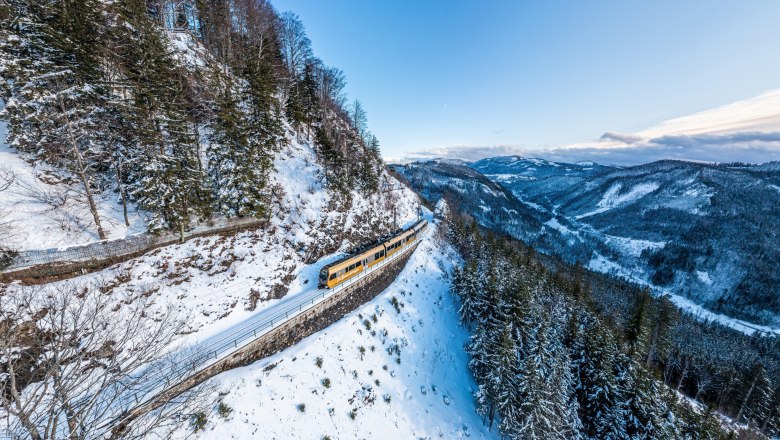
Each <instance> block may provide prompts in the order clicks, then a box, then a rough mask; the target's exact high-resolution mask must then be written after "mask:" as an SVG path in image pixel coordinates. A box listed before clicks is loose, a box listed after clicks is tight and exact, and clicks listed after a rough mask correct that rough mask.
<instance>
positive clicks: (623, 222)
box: [394, 157, 780, 332]
mask: <svg viewBox="0 0 780 440" xmlns="http://www.w3.org/2000/svg"><path fill="white" fill-rule="evenodd" d="M469 168H470V169H469ZM394 169H395V170H396V171H398V172H399V173H401V174H402V175H404V177H406V178H407V180H408V181H409V182H410V184H411V185H412V186H413V187H414V188H415V189H416V190H418V191H420V193H421V194H422V195H423V196H424V197H426V198H428V200H429V201H431V202H433V203H435V202H436V200H438V199H440V198H445V199H447V200H448V201H450V203H451V205H452V206H453V207H455V208H456V209H457V210H459V211H461V212H465V213H468V214H469V215H471V216H473V217H474V218H475V219H477V220H478V222H479V223H480V224H482V225H483V226H485V227H488V228H491V229H495V230H498V231H503V232H505V233H507V234H509V235H511V236H513V237H516V238H519V239H521V240H523V241H524V242H526V243H528V244H531V245H533V246H534V247H535V248H537V249H538V250H540V251H542V252H545V253H548V254H551V255H559V256H561V257H562V258H563V259H564V260H566V261H568V262H571V263H575V262H578V263H580V264H582V265H583V266H586V267H588V268H590V269H593V270H597V271H600V272H605V273H611V274H614V275H618V276H621V277H625V278H627V279H629V280H632V281H634V282H638V283H640V284H643V285H647V286H651V287H652V288H654V289H655V290H656V291H657V292H659V293H668V294H671V295H672V298H673V299H674V301H675V302H677V303H678V305H680V306H681V307H683V308H684V309H686V310H689V311H691V312H694V313H698V314H702V316H703V317H704V318H706V319H715V320H719V321H721V322H724V323H729V324H730V325H734V326H736V327H738V328H742V329H744V330H746V331H748V332H752V331H753V330H754V329H762V330H767V328H766V327H765V326H769V327H775V328H776V327H777V326H778V325H779V323H780V321H778V319H779V318H778V316H780V304H779V303H778V301H780V295H778V292H777V285H778V281H780V280H778V279H776V271H773V270H771V268H770V266H771V263H770V262H771V261H775V260H776V259H777V258H780V255H778V254H777V250H778V249H780V246H778V240H779V238H778V236H777V233H776V231H778V230H780V229H778V227H780V225H778V224H777V219H778V217H777V215H776V212H775V211H776V206H778V203H780V191H778V190H777V189H776V188H778V187H780V184H779V183H778V179H780V175H778V174H777V172H776V171H774V170H773V168H772V167H771V166H770V165H765V166H755V167H751V166H744V165H740V164H735V165H733V166H729V165H717V166H716V165H706V164H697V163H691V162H679V161H662V162H656V163H652V164H647V165H641V166H636V167H631V168H614V167H606V166H600V165H596V164H593V163H579V164H566V163H555V162H550V161H544V160H540V159H522V158H518V157H497V158H490V159H483V160H480V161H477V162H474V163H471V164H468V166H466V165H452V164H444V163H441V162H438V161H430V162H418V163H413V164H408V165H402V166H394ZM485 179H489V180H491V181H492V183H494V184H496V185H499V186H498V187H496V186H492V185H490V184H487V183H485ZM464 182H465V183H464ZM486 188H489V189H490V191H487V190H486ZM506 190H509V192H511V194H508V192H507V191H506ZM494 194H498V195H500V196H498V197H496V196H492V195H494ZM747 237H749V239H746V238H747Z"/></svg>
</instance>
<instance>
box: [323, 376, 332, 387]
mask: <svg viewBox="0 0 780 440" xmlns="http://www.w3.org/2000/svg"><path fill="white" fill-rule="evenodd" d="M322 386H324V387H325V388H330V379H328V378H327V377H326V378H325V379H322Z"/></svg>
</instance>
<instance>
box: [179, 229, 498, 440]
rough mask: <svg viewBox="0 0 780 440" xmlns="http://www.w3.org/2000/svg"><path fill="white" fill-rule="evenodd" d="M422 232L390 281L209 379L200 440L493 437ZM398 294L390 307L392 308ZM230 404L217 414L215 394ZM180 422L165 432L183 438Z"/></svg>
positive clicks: (440, 273)
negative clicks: (293, 340) (270, 351)
mask: <svg viewBox="0 0 780 440" xmlns="http://www.w3.org/2000/svg"><path fill="white" fill-rule="evenodd" d="M433 237H435V231H431V233H429V234H428V238H426V239H425V240H424V241H423V242H422V243H421V244H420V246H419V247H418V249H417V250H416V251H415V253H414V254H413V255H412V256H411V258H410V260H409V262H408V263H407V265H406V267H405V269H404V270H403V271H402V272H401V274H400V275H399V276H398V278H397V279H396V281H395V282H394V283H393V284H392V285H391V286H390V287H389V288H388V289H387V290H385V291H384V292H383V293H381V294H380V295H378V296H377V297H376V298H375V299H374V300H372V301H370V302H369V303H367V304H365V305H363V306H361V307H359V308H358V309H357V310H356V311H354V312H352V313H350V314H349V315H347V316H346V317H344V318H343V319H341V320H340V321H338V322H337V323H335V324H334V325H332V326H330V327H328V328H327V329H325V330H323V331H322V332H320V333H318V334H315V335H312V336H310V337H308V338H306V339H305V340H303V341H302V342H300V343H299V344H297V345H295V346H294V347H291V348H289V349H287V350H285V351H283V352H281V353H279V354H277V355H275V356H273V357H271V358H268V359H263V360H261V361H258V362H256V363H255V364H253V365H250V366H248V367H244V368H241V369H237V370H233V371H230V372H227V373H224V374H221V375H219V376H217V377H216V378H214V379H212V381H211V382H212V384H213V385H216V389H215V390H214V392H213V394H212V396H211V400H212V401H213V404H214V409H213V411H212V413H211V414H208V416H207V417H208V423H207V425H206V427H205V429H204V430H203V431H201V432H199V433H196V434H195V435H194V437H189V438H204V439H205V438H210V439H227V438H233V439H246V438H264V439H288V438H300V439H321V438H332V439H353V438H355V439H363V438H365V439H402V438H403V439H407V438H408V439H418V438H426V439H433V438H443V439H459V438H475V439H481V438H494V437H496V436H495V435H494V433H490V432H488V431H487V428H486V427H485V426H483V425H482V421H481V418H480V417H479V416H478V415H477V413H476V412H475V410H474V404H473V397H472V395H471V391H472V390H473V389H474V387H475V385H474V382H473V379H472V378H471V375H470V373H469V370H468V366H467V361H468V359H467V357H466V354H465V352H464V350H463V344H464V343H465V341H466V339H467V337H468V333H467V331H466V329H465V328H463V327H461V326H460V324H459V323H458V313H457V310H458V304H456V303H455V301H454V299H453V296H452V295H451V294H450V292H449V288H450V285H449V279H448V273H449V271H450V270H451V268H452V265H453V263H454V262H455V261H456V259H457V257H456V256H455V255H454V254H453V252H452V250H451V249H449V248H447V247H445V246H444V245H443V244H441V243H439V242H438V241H437V240H436V239H435V238H433ZM394 300H397V302H398V309H397V310H396V308H395V307H394V306H393V302H394ZM220 401H221V402H223V403H224V404H225V405H227V407H229V408H230V409H231V410H232V411H231V412H230V413H229V415H227V416H220V414H219V412H218V411H217V409H216V408H217V405H218V402H220ZM192 429H193V428H192V426H191V425H190V424H189V423H188V422H183V423H182V425H181V426H180V427H179V429H178V431H177V432H176V434H175V436H174V438H188V436H189V435H192Z"/></svg>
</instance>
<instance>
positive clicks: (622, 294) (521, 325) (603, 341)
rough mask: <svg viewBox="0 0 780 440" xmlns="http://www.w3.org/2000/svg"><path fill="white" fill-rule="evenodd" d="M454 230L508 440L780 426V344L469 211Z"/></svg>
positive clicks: (473, 322)
mask: <svg viewBox="0 0 780 440" xmlns="http://www.w3.org/2000/svg"><path fill="white" fill-rule="evenodd" d="M446 228H447V234H448V237H449V240H450V241H451V242H453V243H454V244H455V246H456V247H457V248H458V250H459V251H460V252H461V254H462V255H463V258H464V260H465V262H464V265H463V267H462V269H459V270H457V271H456V272H455V273H454V275H453V290H454V293H455V294H457V295H458V296H459V297H460V298H461V301H462V307H461V310H460V314H461V318H462V320H463V322H464V324H466V325H467V326H468V327H469V328H470V329H471V331H472V336H471V341H470V343H469V344H468V346H467V351H468V352H469V354H470V355H471V357H472V360H471V362H470V365H469V367H470V369H471V370H472V372H473V374H474V376H475V378H476V381H477V384H478V389H477V390H476V392H475V398H476V400H477V405H478V411H479V412H480V414H482V415H483V417H484V419H485V421H486V423H488V424H489V425H491V426H492V425H497V429H498V430H499V432H500V433H501V434H502V435H503V436H505V437H506V438H512V439H515V438H516V439H521V438H522V439H533V438H538V439H542V438H614V439H624V438H629V439H640V438H641V439H646V438H657V439H665V438H682V439H720V438H763V436H764V435H768V436H777V435H778V434H780V411H779V410H778V408H779V405H780V383H779V382H778V381H777V378H778V377H780V357H779V356H778V353H780V341H778V340H777V338H770V337H761V336H759V335H757V336H746V335H744V334H742V333H739V332H737V331H734V330H731V329H728V328H725V327H722V326H719V325H717V324H714V323H705V322H699V321H697V320H696V319H695V318H693V317H690V316H687V315H684V314H681V312H680V311H679V310H678V309H677V308H676V307H675V306H674V305H673V304H672V303H671V302H670V301H669V300H667V299H666V298H663V297H662V298H657V297H653V296H651V295H650V294H649V292H647V291H646V290H643V289H641V288H640V287H638V286H636V285H633V284H630V283H627V282H625V281H622V280H618V279H614V278H610V277H608V276H606V275H603V274H597V273H593V272H589V271H586V270H584V269H582V268H581V267H579V266H576V265H569V264H566V263H563V262H561V261H560V260H558V259H556V258H553V257H549V256H546V255H542V254H538V253H536V252H535V251H534V250H533V248H531V247H529V246H526V245H524V244H523V243H521V242H519V241H517V240H514V239H511V238H508V237H506V236H503V235H498V234H495V233H493V232H492V231H489V230H484V229H481V228H480V227H478V226H477V225H476V223H475V222H474V221H473V219H471V218H470V217H469V216H467V215H462V214H461V215H458V214H454V215H451V216H450V217H449V219H448V220H447V221H446ZM733 422H736V423H737V424H738V425H736V424H734V423H733ZM737 426H739V427H737Z"/></svg>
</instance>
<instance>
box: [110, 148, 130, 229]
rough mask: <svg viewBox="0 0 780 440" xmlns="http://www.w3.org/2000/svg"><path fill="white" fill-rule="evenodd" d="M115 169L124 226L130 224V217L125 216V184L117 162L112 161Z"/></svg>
mask: <svg viewBox="0 0 780 440" xmlns="http://www.w3.org/2000/svg"><path fill="white" fill-rule="evenodd" d="M114 168H115V169H116V184H117V186H118V187H119V195H120V196H121V197H122V214H123V215H124V216H125V226H130V219H129V218H128V217H127V195H126V194H125V186H124V185H123V184H122V173H121V172H120V171H119V164H118V163H114Z"/></svg>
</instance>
